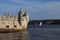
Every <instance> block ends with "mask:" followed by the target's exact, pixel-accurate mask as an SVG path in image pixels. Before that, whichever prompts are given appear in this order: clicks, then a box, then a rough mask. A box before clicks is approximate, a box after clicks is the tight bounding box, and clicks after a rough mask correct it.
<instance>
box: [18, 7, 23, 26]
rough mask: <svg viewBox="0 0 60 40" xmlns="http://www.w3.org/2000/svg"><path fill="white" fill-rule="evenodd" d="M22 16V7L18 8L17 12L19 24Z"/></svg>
mask: <svg viewBox="0 0 60 40" xmlns="http://www.w3.org/2000/svg"><path fill="white" fill-rule="evenodd" d="M22 18H23V10H22V8H20V11H19V13H18V22H19V24H20V25H22V24H21V23H22V22H21V21H22Z"/></svg>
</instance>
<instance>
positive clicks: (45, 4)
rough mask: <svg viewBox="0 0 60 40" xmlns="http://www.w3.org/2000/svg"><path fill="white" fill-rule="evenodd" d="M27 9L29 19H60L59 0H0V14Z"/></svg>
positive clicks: (13, 13) (15, 13) (14, 12)
mask: <svg viewBox="0 0 60 40" xmlns="http://www.w3.org/2000/svg"><path fill="white" fill-rule="evenodd" d="M20 8H22V9H23V11H24V12H25V10H27V11H28V14H29V18H30V20H42V19H43V20H44V19H60V0H0V15H3V14H4V13H10V14H12V15H18V12H19V10H20Z"/></svg>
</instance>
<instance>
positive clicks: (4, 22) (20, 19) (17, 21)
mask: <svg viewBox="0 0 60 40" xmlns="http://www.w3.org/2000/svg"><path fill="white" fill-rule="evenodd" d="M28 22H29V15H28V13H27V11H25V13H23V11H22V8H20V11H19V13H18V16H12V15H10V14H8V13H5V14H4V15H2V16H0V29H24V28H25V29H26V28H27V24H28Z"/></svg>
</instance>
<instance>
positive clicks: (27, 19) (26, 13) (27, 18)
mask: <svg viewBox="0 0 60 40" xmlns="http://www.w3.org/2000/svg"><path fill="white" fill-rule="evenodd" d="M24 15H25V17H26V22H27V23H28V22H29V15H28V12H27V11H25V13H24Z"/></svg>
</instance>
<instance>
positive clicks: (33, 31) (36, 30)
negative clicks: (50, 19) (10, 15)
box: [0, 25, 60, 40]
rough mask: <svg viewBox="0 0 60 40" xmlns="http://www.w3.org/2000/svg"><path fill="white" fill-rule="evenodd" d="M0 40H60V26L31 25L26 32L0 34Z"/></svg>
mask: <svg viewBox="0 0 60 40" xmlns="http://www.w3.org/2000/svg"><path fill="white" fill-rule="evenodd" d="M0 40H60V25H42V26H39V25H29V26H28V28H27V30H25V31H19V32H14V33H0Z"/></svg>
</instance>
